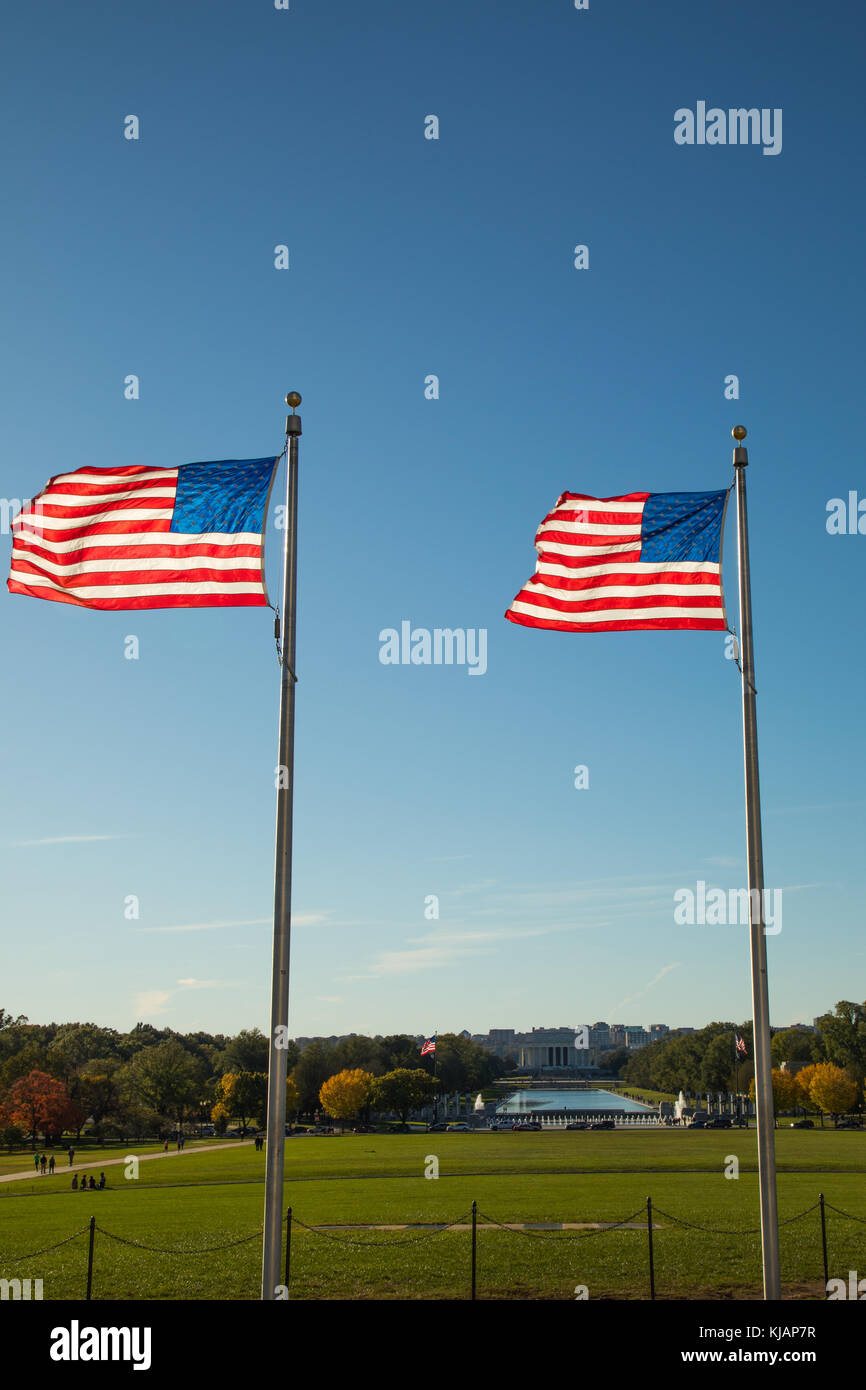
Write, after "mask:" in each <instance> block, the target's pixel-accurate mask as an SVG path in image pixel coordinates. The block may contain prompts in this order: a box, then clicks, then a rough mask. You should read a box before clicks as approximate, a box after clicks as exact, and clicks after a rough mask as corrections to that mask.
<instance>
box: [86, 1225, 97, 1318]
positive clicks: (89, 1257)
mask: <svg viewBox="0 0 866 1390" xmlns="http://www.w3.org/2000/svg"><path fill="white" fill-rule="evenodd" d="M95 1239H96V1217H95V1216H91V1218H90V1241H89V1243H88V1247H87V1293H86V1294H85V1295H84V1300H85V1302H86V1303H89V1302H90V1291H91V1289H92V1288H93V1242H94V1240H95Z"/></svg>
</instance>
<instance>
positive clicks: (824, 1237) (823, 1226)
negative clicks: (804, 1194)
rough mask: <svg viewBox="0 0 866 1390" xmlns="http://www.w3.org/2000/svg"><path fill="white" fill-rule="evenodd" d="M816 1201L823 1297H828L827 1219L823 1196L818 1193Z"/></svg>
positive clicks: (821, 1193)
mask: <svg viewBox="0 0 866 1390" xmlns="http://www.w3.org/2000/svg"><path fill="white" fill-rule="evenodd" d="M818 1201H819V1202H820V1204H821V1248H822V1250H823V1252H824V1297H825V1299H826V1298H827V1297H828V1296H829V1289H828V1288H827V1285H828V1284H829V1282H830V1270H829V1269H828V1267H827V1217H826V1215H825V1213H824V1194H823V1192H819V1193H818Z"/></svg>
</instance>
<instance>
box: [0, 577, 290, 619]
mask: <svg viewBox="0 0 866 1390" xmlns="http://www.w3.org/2000/svg"><path fill="white" fill-rule="evenodd" d="M6 584H7V588H8V589H9V592H10V593H12V594H27V595H28V596H29V597H30V598H44V599H50V600H52V601H53V602H54V603H72V604H75V605H76V606H77V607H78V608H100V609H103V610H105V611H110V612H116V611H118V610H121V609H126V608H266V607H267V606H268V603H267V599H266V598H265V596H264V594H178V595H177V597H174V596H172V595H167V594H155V595H154V596H153V597H152V598H92V599H86V600H84V599H79V598H76V597H75V596H74V595H73V594H64V593H57V592H55V591H54V590H53V589H41V588H39V589H32V588H28V587H27V585H25V584H19V583H17V582H16V581H15V580H14V579H8V580H7V581H6Z"/></svg>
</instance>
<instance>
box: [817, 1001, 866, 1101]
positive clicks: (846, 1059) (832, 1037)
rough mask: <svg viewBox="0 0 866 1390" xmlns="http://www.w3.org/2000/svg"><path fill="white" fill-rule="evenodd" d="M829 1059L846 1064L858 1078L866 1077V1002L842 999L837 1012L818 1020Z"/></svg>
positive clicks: (844, 1065) (847, 1069) (845, 1066)
mask: <svg viewBox="0 0 866 1390" xmlns="http://www.w3.org/2000/svg"><path fill="white" fill-rule="evenodd" d="M818 1028H819V1031H820V1034H821V1042H822V1044H823V1046H824V1051H825V1053H826V1057H827V1061H828V1062H833V1063H834V1064H835V1065H836V1066H837V1067H844V1068H845V1069H846V1071H848V1072H849V1073H850V1074H851V1076H853V1077H854V1078H855V1079H856V1080H857V1081H860V1082H861V1083H862V1081H863V1080H864V1078H866V1004H852V1003H851V1001H850V1000H849V999H841V1000H840V1001H839V1003H838V1004H837V1005H836V1010H835V1013H832V1014H823V1015H822V1016H821V1018H819V1019H818Z"/></svg>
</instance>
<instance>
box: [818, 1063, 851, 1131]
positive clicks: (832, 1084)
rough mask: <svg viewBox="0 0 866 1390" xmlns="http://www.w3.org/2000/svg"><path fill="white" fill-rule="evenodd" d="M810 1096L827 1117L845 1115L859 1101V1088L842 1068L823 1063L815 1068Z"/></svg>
mask: <svg viewBox="0 0 866 1390" xmlns="http://www.w3.org/2000/svg"><path fill="white" fill-rule="evenodd" d="M813 1071H814V1075H813V1077H812V1080H811V1084H810V1086H809V1095H810V1096H811V1098H812V1100H813V1101H814V1102H815V1104H816V1105H817V1106H819V1107H820V1109H821V1110H823V1112H824V1114H825V1115H833V1116H834V1117H835V1116H837V1115H845V1114H846V1113H847V1112H848V1111H849V1110H850V1109H851V1107H852V1106H853V1105H854V1103H855V1101H856V1100H857V1094H858V1091H859V1089H860V1088H859V1086H858V1085H857V1082H856V1081H855V1080H854V1078H853V1077H852V1076H849V1074H848V1072H846V1071H844V1070H843V1069H842V1067H836V1066H834V1065H833V1063H832V1062H821V1063H819V1064H818V1066H816V1067H814V1068H813Z"/></svg>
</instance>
